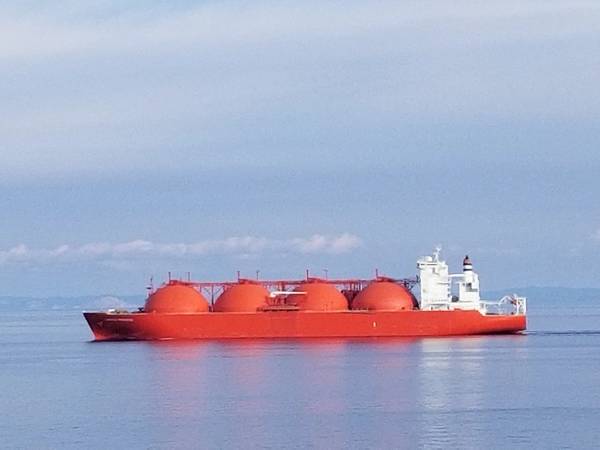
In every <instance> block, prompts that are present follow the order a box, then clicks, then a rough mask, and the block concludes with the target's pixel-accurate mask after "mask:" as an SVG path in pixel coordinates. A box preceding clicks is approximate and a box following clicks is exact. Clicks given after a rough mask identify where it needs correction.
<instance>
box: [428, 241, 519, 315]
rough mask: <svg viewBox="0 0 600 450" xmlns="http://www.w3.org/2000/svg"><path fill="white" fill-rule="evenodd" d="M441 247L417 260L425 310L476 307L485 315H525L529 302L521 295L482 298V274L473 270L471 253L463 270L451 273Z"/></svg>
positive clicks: (466, 258) (464, 263) (466, 257)
mask: <svg viewBox="0 0 600 450" xmlns="http://www.w3.org/2000/svg"><path fill="white" fill-rule="evenodd" d="M440 250H441V249H440V248H436V250H435V252H433V255H431V256H424V257H422V258H420V259H419V260H418V261H417V268H418V269H419V282H420V285H421V296H420V301H419V306H420V308H421V309H422V310H435V309H438V310H455V309H465V310H466V309H475V310H478V311H480V312H481V313H482V314H525V312H526V305H527V301H526V299H525V298H524V297H518V296H517V295H511V296H505V297H503V298H502V299H500V300H499V301H496V302H489V301H483V300H481V297H480V294H479V276H478V275H477V273H475V272H474V271H473V264H472V263H471V260H470V258H469V256H465V259H464V260H463V271H462V273H459V274H450V273H449V271H448V265H447V264H446V261H443V260H441V259H440Z"/></svg>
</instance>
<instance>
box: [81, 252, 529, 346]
mask: <svg viewBox="0 0 600 450" xmlns="http://www.w3.org/2000/svg"><path fill="white" fill-rule="evenodd" d="M417 269H418V275H417V276H416V277H414V278H405V279H395V278H390V277H383V276H379V275H378V274H377V275H376V276H375V278H373V279H339V280H330V279H322V278H314V277H310V276H309V275H308V272H307V276H306V278H304V279H301V280H272V281H267V280H258V279H256V280H250V279H243V278H240V276H239V274H238V279H237V280H236V281H231V282H218V283H215V282H194V281H190V280H189V279H188V280H179V279H169V280H168V281H167V282H166V283H164V284H163V285H162V286H160V287H159V288H158V289H154V288H153V287H152V286H150V287H149V293H148V297H147V300H146V302H145V305H144V306H143V307H141V308H139V309H138V310H137V311H132V312H130V311H126V310H117V309H113V310H108V311H104V312H84V313H83V315H84V317H85V319H86V320H87V323H88V324H89V326H90V328H91V331H92V333H93V335H94V339H95V340H98V341H103V340H155V339H233V338H368V337H420V336H422V337H433V336H466V335H479V334H509V333H519V332H521V331H523V330H525V329H526V322H527V321H526V308H527V301H526V299H525V298H524V297H519V296H517V295H515V294H513V295H507V296H504V297H503V298H501V299H500V300H498V301H484V300H482V299H481V298H480V291H479V276H478V275H477V273H475V271H474V270H473V265H472V263H471V260H470V259H469V257H468V256H466V257H465V258H464V260H463V270H462V273H458V274H450V273H449V270H448V265H447V264H446V262H445V261H443V260H442V259H441V258H440V250H439V249H436V251H435V252H433V254H432V255H430V256H425V257H422V258H420V259H418V261H417ZM416 285H419V286H420V289H419V291H420V292H419V295H418V298H417V297H416V296H415V295H413V293H412V289H413V288H414V287H415V286H416Z"/></svg>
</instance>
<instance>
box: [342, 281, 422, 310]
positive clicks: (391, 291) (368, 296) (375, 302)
mask: <svg viewBox="0 0 600 450" xmlns="http://www.w3.org/2000/svg"><path fill="white" fill-rule="evenodd" d="M415 306H416V300H415V298H414V296H413V295H412V294H411V293H410V291H409V290H408V289H406V287H404V286H402V285H400V284H397V283H395V282H393V281H392V280H391V279H387V278H378V279H377V280H375V281H373V282H371V283H370V284H369V285H368V286H367V287H366V288H364V289H363V290H362V291H360V292H359V294H358V295H357V296H356V297H355V298H354V300H353V301H352V309H362V310H371V311H400V310H411V309H414V308H415Z"/></svg>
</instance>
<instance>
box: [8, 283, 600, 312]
mask: <svg viewBox="0 0 600 450" xmlns="http://www.w3.org/2000/svg"><path fill="white" fill-rule="evenodd" d="M512 293H517V294H519V295H523V296H525V297H527V298H528V303H529V306H530V307H531V308H533V311H535V310H538V306H539V305H544V306H545V307H556V306H566V305H565V303H566V304H571V303H572V302H576V303H578V305H580V306H585V305H589V306H597V305H600V288H568V287H541V286H540V287H537V286H536V287H533V286H530V287H518V288H505V289H499V290H493V291H484V292H483V294H482V297H483V298H484V299H486V300H494V299H498V298H500V297H502V296H503V295H505V294H512ZM143 303H144V295H142V294H140V295H112V294H99V295H83V296H63V297H58V296H54V297H47V298H43V297H26V296H0V312H19V311H41V310H42V311H43V310H54V311H84V310H92V309H108V308H127V309H135V308H137V307H139V306H141V305H143Z"/></svg>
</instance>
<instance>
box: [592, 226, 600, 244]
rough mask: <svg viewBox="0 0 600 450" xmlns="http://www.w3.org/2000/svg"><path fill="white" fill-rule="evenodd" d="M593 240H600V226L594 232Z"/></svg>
mask: <svg viewBox="0 0 600 450" xmlns="http://www.w3.org/2000/svg"><path fill="white" fill-rule="evenodd" d="M592 240H594V241H596V242H600V228H598V229H597V230H596V231H595V232H594V233H592Z"/></svg>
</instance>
